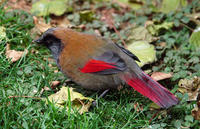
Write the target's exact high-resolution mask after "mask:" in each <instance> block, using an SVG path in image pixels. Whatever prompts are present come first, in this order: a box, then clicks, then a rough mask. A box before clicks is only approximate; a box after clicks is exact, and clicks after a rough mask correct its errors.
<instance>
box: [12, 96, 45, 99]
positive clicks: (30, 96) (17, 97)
mask: <svg viewBox="0 0 200 129" xmlns="http://www.w3.org/2000/svg"><path fill="white" fill-rule="evenodd" d="M8 98H9V99H11V98H32V99H42V98H40V97H33V96H9V97H8Z"/></svg>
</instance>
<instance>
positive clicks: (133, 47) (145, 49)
mask: <svg viewBox="0 0 200 129" xmlns="http://www.w3.org/2000/svg"><path fill="white" fill-rule="evenodd" d="M127 49H128V50H129V51H131V52H132V53H133V54H135V55H136V56H137V57H138V58H139V60H140V62H137V64H138V65H139V66H140V67H142V66H143V65H145V64H148V63H151V62H153V61H155V60H156V51H155V48H154V46H153V45H151V44H149V43H148V42H147V41H133V42H132V43H131V44H129V45H128V47H127Z"/></svg>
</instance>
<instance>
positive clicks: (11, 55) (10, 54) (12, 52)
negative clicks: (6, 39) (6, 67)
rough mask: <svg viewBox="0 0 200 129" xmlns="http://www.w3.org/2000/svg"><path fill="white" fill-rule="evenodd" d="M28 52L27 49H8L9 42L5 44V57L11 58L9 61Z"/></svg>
mask: <svg viewBox="0 0 200 129" xmlns="http://www.w3.org/2000/svg"><path fill="white" fill-rule="evenodd" d="M27 53H28V50H27V49H25V51H16V50H10V44H7V46H6V58H8V59H11V62H16V61H18V60H19V59H20V58H21V57H22V56H25V55H26V54H27Z"/></svg>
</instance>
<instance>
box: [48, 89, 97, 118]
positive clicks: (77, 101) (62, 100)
mask: <svg viewBox="0 0 200 129" xmlns="http://www.w3.org/2000/svg"><path fill="white" fill-rule="evenodd" d="M69 96H70V98H69ZM48 100H49V101H50V102H52V103H55V105H56V106H58V107H61V108H64V105H65V104H66V103H69V101H70V102H71V107H72V109H75V110H78V112H79V113H80V114H82V113H84V112H88V109H89V107H90V106H91V104H92V102H93V99H92V98H89V97H84V96H83V95H82V94H80V93H78V92H75V91H73V88H71V87H64V86H63V87H62V88H61V89H60V91H58V92H57V93H55V94H52V95H50V96H49V97H48ZM46 101H47V100H46ZM68 109H69V107H66V110H68ZM71 111H72V110H71ZM72 112H73V111H72Z"/></svg>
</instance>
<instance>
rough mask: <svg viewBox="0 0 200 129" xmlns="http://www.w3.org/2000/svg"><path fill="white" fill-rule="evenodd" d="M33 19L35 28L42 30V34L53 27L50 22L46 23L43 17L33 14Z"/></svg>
mask: <svg viewBox="0 0 200 129" xmlns="http://www.w3.org/2000/svg"><path fill="white" fill-rule="evenodd" d="M33 20H34V24H35V28H36V29H37V30H39V31H40V34H42V33H43V32H45V31H46V30H47V29H49V28H51V27H52V26H51V25H50V24H47V23H45V21H44V19H43V18H37V17H36V16H33Z"/></svg>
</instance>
